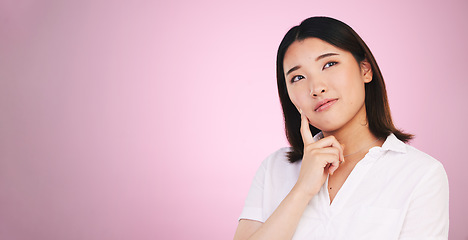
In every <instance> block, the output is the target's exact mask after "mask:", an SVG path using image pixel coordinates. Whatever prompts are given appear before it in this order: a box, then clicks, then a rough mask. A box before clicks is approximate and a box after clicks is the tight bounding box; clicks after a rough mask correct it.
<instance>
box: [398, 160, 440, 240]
mask: <svg viewBox="0 0 468 240" xmlns="http://www.w3.org/2000/svg"><path fill="white" fill-rule="evenodd" d="M448 230H449V186H448V179H447V174H446V173H445V170H444V167H443V166H442V164H441V163H439V162H437V165H436V166H435V167H434V168H432V169H431V170H430V171H428V172H427V173H426V175H425V176H424V177H423V178H422V179H421V182H420V183H419V184H418V186H417V187H416V189H415V191H414V192H413V195H412V200H411V202H410V205H409V208H408V211H407V214H406V217H405V221H404V223H403V228H402V231H401V233H400V240H409V239H421V240H422V239H424V240H431V239H448Z"/></svg>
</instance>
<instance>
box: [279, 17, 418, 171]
mask: <svg viewBox="0 0 468 240" xmlns="http://www.w3.org/2000/svg"><path fill="white" fill-rule="evenodd" d="M306 38H319V39H321V40H323V41H325V42H328V43H329V44H332V45H334V46H336V47H338V48H340V49H343V50H345V51H348V52H350V53H351V54H352V55H353V56H354V58H355V59H356V61H357V62H358V63H361V62H362V61H363V60H365V59H367V61H368V62H369V63H370V65H371V66H372V73H373V77H372V81H370V82H369V83H366V84H365V94H366V96H365V105H366V112H367V121H368V124H369V130H370V131H371V132H372V134H374V135H375V136H376V137H378V138H385V137H387V136H388V135H389V134H391V133H393V134H395V136H396V137H397V138H398V139H400V140H401V141H403V142H407V141H409V140H411V139H412V138H413V135H411V134H408V133H404V132H402V131H401V130H398V129H397V128H396V127H395V126H394V125H393V121H392V116H391V114H390V107H389V105H388V99H387V91H386V89H385V83H384V80H383V77H382V73H381V72H380V69H379V66H378V65H377V62H376V61H375V58H374V55H372V53H371V51H370V50H369V47H367V45H366V43H364V41H363V40H362V39H361V37H359V35H358V34H357V33H356V32H355V31H354V30H353V29H352V28H351V27H350V26H348V25H346V24H345V23H343V22H341V21H339V20H336V19H333V18H329V17H311V18H308V19H306V20H304V21H302V23H301V24H300V25H298V26H295V27H293V28H291V29H290V30H289V31H288V32H287V33H286V35H285V36H284V38H283V40H282V41H281V44H280V46H279V48H278V53H277V58H276V78H277V84H278V94H279V98H280V102H281V107H282V108H283V116H284V125H285V132H286V138H287V139H288V141H289V144H291V147H292V150H291V151H290V152H288V159H289V161H290V162H291V163H293V162H296V161H298V160H301V159H302V155H303V149H304V143H303V141H302V137H301V133H300V126H301V115H300V113H299V112H298V111H297V109H296V107H295V106H294V105H293V103H292V102H291V99H290V98H289V95H288V91H287V88H286V80H285V76H284V67H283V60H284V55H285V53H286V51H287V50H288V48H289V46H290V45H291V44H292V43H293V42H295V41H301V40H304V39H306ZM309 127H310V130H311V132H312V134H314V135H315V134H317V133H319V132H320V130H319V129H317V128H315V127H314V126H312V125H310V126H309Z"/></svg>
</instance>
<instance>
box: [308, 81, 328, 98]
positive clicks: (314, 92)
mask: <svg viewBox="0 0 468 240" xmlns="http://www.w3.org/2000/svg"><path fill="white" fill-rule="evenodd" d="M326 91H327V87H326V86H325V84H324V83H323V82H318V81H314V83H312V84H311V86H310V93H309V95H310V96H312V97H318V96H319V95H322V94H324V93H325V92H326Z"/></svg>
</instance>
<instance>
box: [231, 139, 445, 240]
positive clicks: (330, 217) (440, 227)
mask: <svg viewBox="0 0 468 240" xmlns="http://www.w3.org/2000/svg"><path fill="white" fill-rule="evenodd" d="M320 137H322V136H316V137H315V138H320ZM288 150H289V149H288V148H282V149H280V150H278V151H277V152H275V153H273V154H272V155H270V156H269V157H268V158H267V159H265V161H263V163H262V165H261V166H260V168H259V169H258V170H257V173H256V175H255V178H254V180H253V182H252V185H251V188H250V190H249V193H248V196H247V199H246V201H245V206H244V209H243V211H242V214H241V216H240V218H239V219H251V220H257V221H260V222H265V221H266V220H267V219H268V217H269V216H270V215H271V214H272V213H273V212H274V211H275V209H276V208H277V207H278V205H279V204H280V203H281V201H282V200H283V199H284V198H285V197H286V195H287V194H288V193H289V191H290V190H291V189H292V187H293V186H294V184H295V183H296V181H297V178H298V175H299V170H300V167H301V162H300V161H299V162H296V163H289V162H288V160H287V158H286V152H287V151H288ZM327 184H328V181H325V184H324V185H323V186H322V188H321V190H320V192H319V193H318V194H317V195H316V196H314V197H313V198H312V200H311V201H310V202H309V205H308V206H307V208H306V210H305V211H304V213H303V215H302V218H301V220H300V222H299V225H298V227H297V229H296V232H295V234H294V237H293V239H295V240H297V239H320V240H324V239H347V240H348V239H359V240H363V239H379V240H385V239H424V240H430V239H447V238H448V226H449V223H448V221H449V216H448V215H449V214H448V212H449V207H448V204H449V199H448V196H449V193H448V191H449V189H448V180H447V175H446V173H445V170H444V167H443V166H442V164H441V163H440V162H438V161H437V160H435V159H434V158H432V157H431V156H429V155H427V154H425V153H423V152H421V151H419V150H417V149H415V148H414V147H412V146H409V145H406V144H405V143H403V142H401V141H400V140H398V139H397V138H396V137H395V135H393V134H391V135H389V136H388V137H387V139H386V141H385V143H384V144H383V145H382V147H373V148H372V149H370V151H369V152H368V153H367V155H366V156H365V157H364V158H363V159H362V160H361V161H360V162H359V163H358V164H357V165H356V166H355V168H354V170H353V171H352V172H351V174H350V175H349V176H348V178H347V180H346V182H345V183H344V184H343V186H342V187H341V189H340V190H339V192H338V194H337V195H336V196H335V198H334V200H333V202H332V204H331V205H330V198H329V195H328V191H327Z"/></svg>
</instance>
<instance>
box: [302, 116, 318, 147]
mask: <svg viewBox="0 0 468 240" xmlns="http://www.w3.org/2000/svg"><path fill="white" fill-rule="evenodd" d="M299 112H300V113H301V135H302V141H303V142H304V146H306V145H309V144H312V143H314V142H315V139H314V136H312V133H311V132H310V128H309V119H308V118H307V116H306V115H305V113H304V112H302V109H301V110H299Z"/></svg>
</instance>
